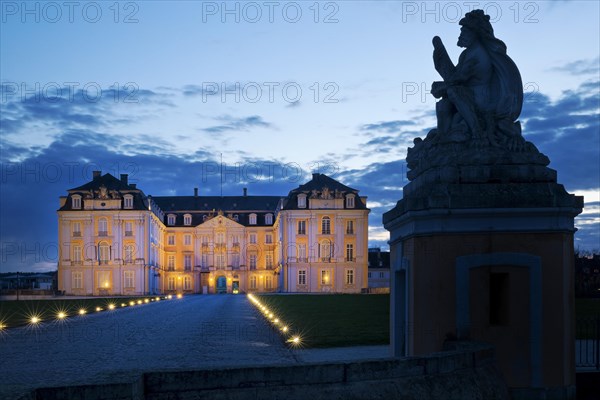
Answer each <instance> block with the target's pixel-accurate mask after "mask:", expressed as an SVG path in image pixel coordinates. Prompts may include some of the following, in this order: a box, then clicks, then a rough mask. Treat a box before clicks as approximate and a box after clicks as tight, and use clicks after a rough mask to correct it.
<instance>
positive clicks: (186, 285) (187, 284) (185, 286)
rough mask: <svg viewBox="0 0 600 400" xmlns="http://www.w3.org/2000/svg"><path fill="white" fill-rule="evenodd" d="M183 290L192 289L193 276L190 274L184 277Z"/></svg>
mask: <svg viewBox="0 0 600 400" xmlns="http://www.w3.org/2000/svg"><path fill="white" fill-rule="evenodd" d="M183 290H192V278H191V277H189V276H184V277H183Z"/></svg>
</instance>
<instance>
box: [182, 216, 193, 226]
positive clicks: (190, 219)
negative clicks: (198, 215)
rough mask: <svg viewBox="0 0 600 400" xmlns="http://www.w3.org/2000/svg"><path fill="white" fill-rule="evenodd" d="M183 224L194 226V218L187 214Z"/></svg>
mask: <svg viewBox="0 0 600 400" xmlns="http://www.w3.org/2000/svg"><path fill="white" fill-rule="evenodd" d="M183 224H184V225H187V226H190V225H191V224H192V216H191V215H190V214H185V215H184V216H183Z"/></svg>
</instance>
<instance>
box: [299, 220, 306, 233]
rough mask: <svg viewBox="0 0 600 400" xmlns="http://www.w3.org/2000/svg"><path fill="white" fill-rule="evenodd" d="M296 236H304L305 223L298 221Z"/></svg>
mask: <svg viewBox="0 0 600 400" xmlns="http://www.w3.org/2000/svg"><path fill="white" fill-rule="evenodd" d="M298 235H306V221H298Z"/></svg>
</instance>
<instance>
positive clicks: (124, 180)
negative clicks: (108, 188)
mask: <svg viewBox="0 0 600 400" xmlns="http://www.w3.org/2000/svg"><path fill="white" fill-rule="evenodd" d="M127 176H128V175H127V174H121V182H122V183H123V184H124V185H128V183H127Z"/></svg>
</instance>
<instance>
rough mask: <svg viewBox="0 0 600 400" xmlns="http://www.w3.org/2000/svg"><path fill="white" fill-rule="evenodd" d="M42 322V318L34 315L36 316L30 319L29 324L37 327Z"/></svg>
mask: <svg viewBox="0 0 600 400" xmlns="http://www.w3.org/2000/svg"><path fill="white" fill-rule="evenodd" d="M40 322H42V320H41V318H40V317H38V316H37V315H34V316H32V317H31V318H30V319H29V323H30V324H31V325H37V324H39V323H40Z"/></svg>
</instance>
